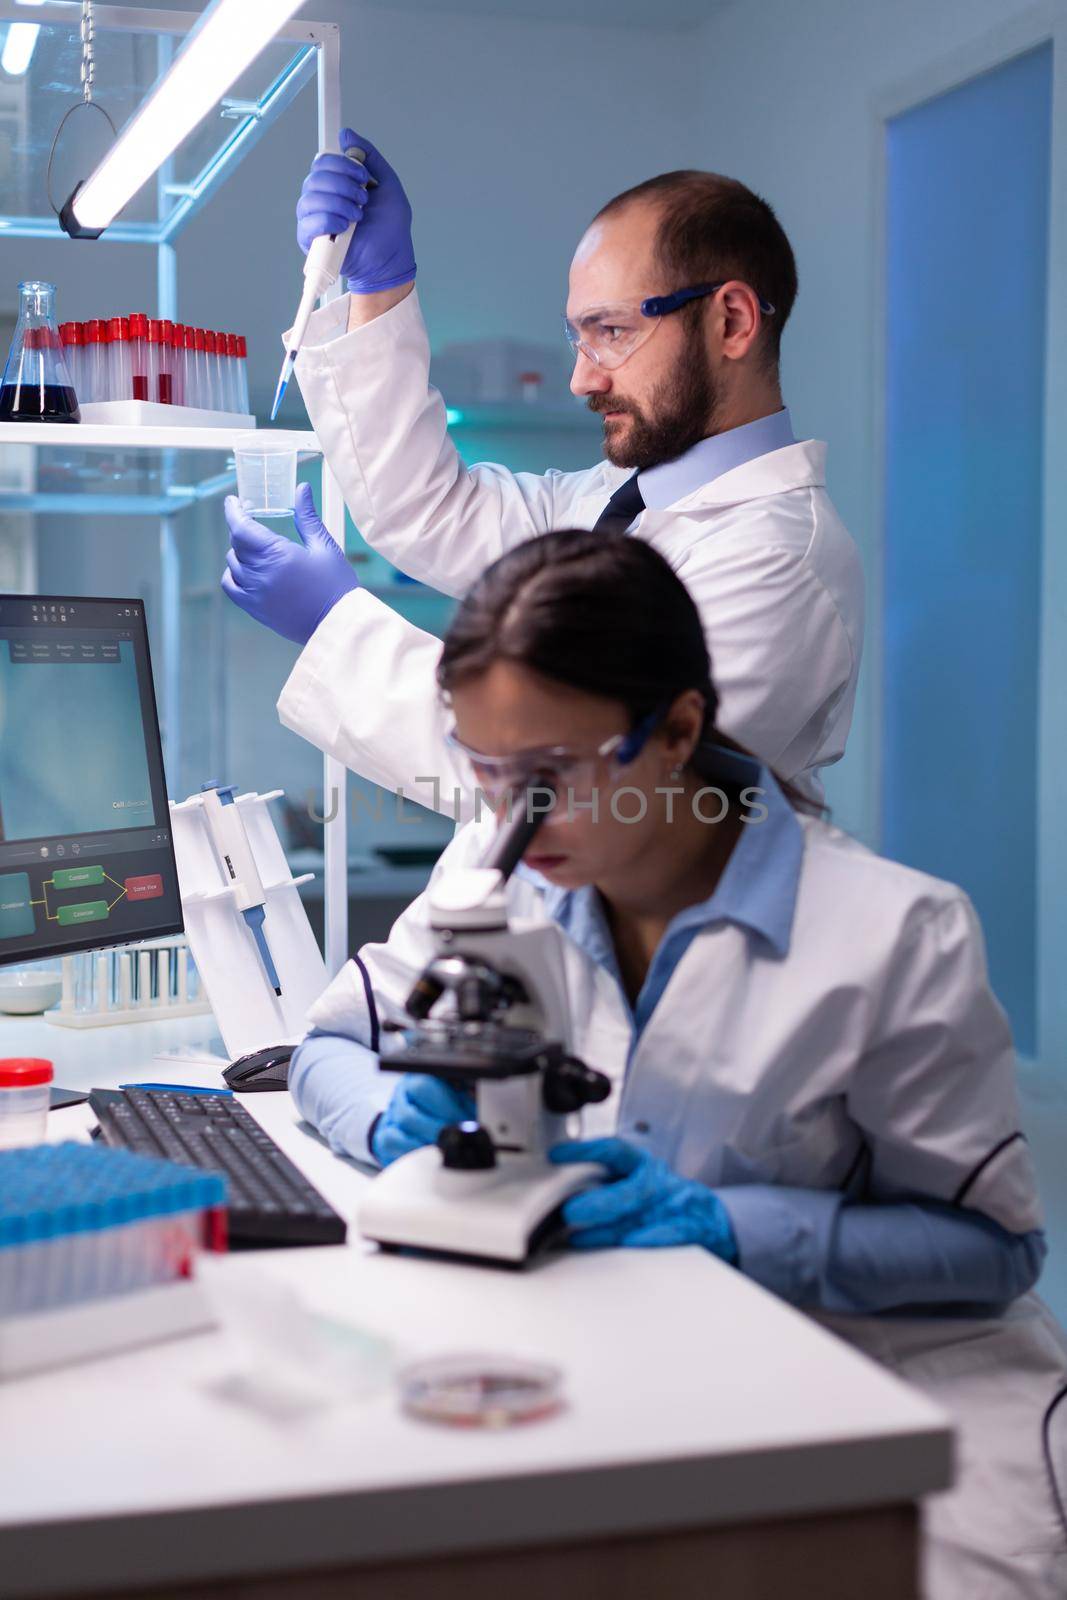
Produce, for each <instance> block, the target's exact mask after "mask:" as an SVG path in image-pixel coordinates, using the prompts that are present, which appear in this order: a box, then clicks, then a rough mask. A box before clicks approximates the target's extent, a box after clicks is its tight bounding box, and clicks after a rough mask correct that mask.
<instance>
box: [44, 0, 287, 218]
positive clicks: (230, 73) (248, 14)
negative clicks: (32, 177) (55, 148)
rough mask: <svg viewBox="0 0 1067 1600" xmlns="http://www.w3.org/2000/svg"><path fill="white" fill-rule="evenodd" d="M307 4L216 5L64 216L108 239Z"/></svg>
mask: <svg viewBox="0 0 1067 1600" xmlns="http://www.w3.org/2000/svg"><path fill="white" fill-rule="evenodd" d="M302 4H303V0H213V3H212V4H211V5H210V6H209V7H208V9H207V10H206V11H205V12H204V14H203V16H202V17H201V18H200V20H199V22H198V23H197V24H196V26H195V27H194V28H193V31H192V32H191V33H190V34H189V37H188V38H187V39H186V41H185V43H184V45H183V46H182V48H181V50H180V51H179V52H178V54H177V55H176V56H175V58H174V60H173V62H172V63H171V66H170V68H169V70H168V71H167V73H166V74H165V76H164V77H163V78H161V79H160V81H159V83H158V84H157V85H156V87H155V88H154V89H153V90H152V92H151V94H150V95H149V96H148V99H147V100H146V101H145V103H144V105H143V106H142V107H141V108H140V110H139V111H137V112H136V113H135V114H134V116H133V118H132V119H131V121H130V122H128V123H127V124H126V126H125V128H123V130H122V132H121V134H120V135H119V137H118V139H117V140H116V141H115V144H114V145H113V146H112V148H111V149H110V150H109V151H108V153H107V155H106V156H105V157H104V159H103V161H101V163H100V165H99V166H98V167H97V169H96V171H95V172H94V173H93V175H92V177H90V178H88V179H87V180H86V182H85V183H84V184H83V185H82V186H81V188H80V189H78V190H77V191H76V192H75V194H74V195H73V196H72V197H71V200H70V201H68V202H67V206H66V207H65V208H64V211H65V212H66V213H71V214H72V220H73V223H74V224H75V225H76V228H77V229H79V230H81V231H83V232H84V233H87V234H98V233H101V232H102V231H103V229H104V228H106V227H107V225H108V223H109V222H111V221H112V220H113V219H114V218H115V217H116V216H117V215H118V213H119V212H120V211H121V210H122V208H123V206H125V205H127V204H128V203H129V201H130V200H132V199H133V197H134V195H135V194H136V193H137V191H138V189H140V188H141V187H142V186H143V185H144V184H146V183H147V182H148V180H149V178H150V177H151V176H152V174H153V173H154V172H157V171H158V170H159V168H160V167H161V166H162V165H163V163H164V161H166V159H167V157H168V156H170V155H172V154H173V153H174V151H175V150H176V149H177V147H178V145H179V144H181V142H182V140H183V139H184V138H185V137H186V135H187V134H189V133H191V132H192V131H193V129H194V128H195V127H196V126H197V124H198V123H199V122H202V121H203V119H204V117H206V116H207V114H208V112H209V111H210V110H211V109H212V107H213V106H215V105H217V104H218V102H219V101H220V100H221V99H222V97H223V95H224V94H225V93H226V91H227V89H229V88H230V87H231V85H232V84H233V83H235V82H236V80H237V79H238V78H239V77H240V76H241V73H242V72H244V71H245V69H246V68H247V67H249V66H250V65H251V64H252V62H253V61H254V60H255V59H256V57H257V56H258V55H259V53H260V51H261V50H262V49H263V48H264V47H265V46H266V45H268V44H269V43H270V41H271V40H272V39H273V38H274V35H275V34H276V33H277V32H278V29H279V28H283V27H284V26H285V24H286V23H287V22H288V21H289V18H290V17H291V16H292V15H293V13H294V12H296V11H299V9H300V7H301V5H302ZM18 26H22V24H18ZM64 226H67V223H66V222H65V223H64ZM68 231H75V229H74V228H69V227H68Z"/></svg>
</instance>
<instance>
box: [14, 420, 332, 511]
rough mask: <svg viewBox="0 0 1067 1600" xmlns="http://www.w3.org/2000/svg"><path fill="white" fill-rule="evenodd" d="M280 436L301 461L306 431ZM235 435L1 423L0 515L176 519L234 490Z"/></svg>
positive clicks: (311, 449) (309, 450) (311, 442)
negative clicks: (202, 502) (26, 513)
mask: <svg viewBox="0 0 1067 1600" xmlns="http://www.w3.org/2000/svg"><path fill="white" fill-rule="evenodd" d="M265 431H269V432H270V434H271V436H272V437H277V436H278V435H279V434H280V433H284V435H285V437H287V438H289V439H290V440H291V441H292V443H293V444H294V445H296V447H297V449H298V450H299V451H300V458H301V460H304V461H306V460H309V459H311V458H313V457H316V456H318V455H319V454H320V453H321V452H320V450H319V444H318V440H317V439H316V437H315V435H314V434H313V433H310V432H306V431H305V432H298V431H293V430H282V429H277V428H271V429H270V430H265ZM235 481H236V474H235V471H234V466H233V430H232V429H228V428H181V427H177V428H155V427H150V428H116V427H105V426H103V425H101V424H99V423H82V424H77V423H74V424H68V425H64V424H54V423H34V422H5V423H0V510H4V511H37V512H40V513H42V514H45V515H47V514H49V513H55V514H57V515H63V516H70V515H75V516H77V515H81V516H99V515H101V514H107V515H111V516H115V515H118V516H174V515H175V514H176V513H177V512H179V511H181V510H183V509H184V508H185V507H186V506H189V505H194V504H196V503H197V502H198V501H200V500H212V499H217V498H218V497H219V496H221V495H224V494H228V493H229V492H230V490H231V489H232V488H233V487H234V484H235Z"/></svg>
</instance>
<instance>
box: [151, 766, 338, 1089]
mask: <svg viewBox="0 0 1067 1600" xmlns="http://www.w3.org/2000/svg"><path fill="white" fill-rule="evenodd" d="M283 793H284V791H283V790H281V789H274V790H271V792H270V793H269V794H264V795H260V794H241V795H237V796H236V797H235V800H234V804H235V806H236V807H237V810H238V813H239V815H240V818H241V821H242V822H243V824H244V829H245V833H246V836H247V838H248V843H249V847H250V849H251V851H252V855H253V858H254V860H255V864H256V868H257V870H258V872H259V876H260V878H261V880H262V883H263V889H264V892H265V894H266V912H267V915H266V924H265V927H264V933H265V935H266V939H267V943H268V945H269V947H270V952H271V955H272V957H273V959H274V964H275V966H276V968H277V971H278V979H279V983H280V987H281V991H282V992H281V995H280V996H279V995H276V994H275V992H274V989H273V987H272V986H271V983H270V980H269V978H268V977H267V973H266V971H265V969H264V966H263V962H262V960H261V959H260V955H259V951H258V949H257V947H256V942H255V939H254V938H253V936H252V933H251V931H250V930H249V928H248V926H247V924H246V922H245V920H244V918H243V917H242V915H241V912H240V910H239V909H238V907H237V904H236V901H235V899H234V893H233V889H232V888H231V886H230V882H229V878H228V875H227V874H226V872H225V869H224V867H223V865H222V862H221V861H220V859H219V857H218V854H217V852H216V850H215V847H214V845H213V843H212V840H211V836H210V833H209V832H208V828H207V823H206V820H205V816H204V803H203V797H202V796H201V795H199V794H195V795H193V796H191V798H190V799H188V800H182V801H180V802H178V803H177V804H172V805H171V808H170V814H171V824H172V830H173V835H174V853H175V856H176V858H177V863H178V884H179V888H180V890H181V897H182V908H183V911H184V913H185V931H186V936H187V937H188V940H189V947H190V949H191V951H192V953H193V959H194V961H195V962H196V968H197V972H198V974H199V977H200V983H201V986H202V988H203V991H204V993H205V994H206V996H207V999H208V1000H209V1001H210V1004H211V1009H212V1011H213V1012H214V1014H215V1022H216V1025H217V1027H218V1031H219V1033H220V1034H221V1036H222V1042H223V1044H224V1046H225V1049H226V1053H227V1056H228V1057H229V1058H230V1059H234V1058H236V1057H237V1056H242V1055H246V1054H248V1053H249V1052H250V1051H253V1050H262V1049H265V1048H267V1047H268V1046H273V1045H278V1044H289V1043H292V1044H295V1043H296V1042H297V1041H298V1040H300V1039H301V1038H303V1036H304V1033H305V1032H306V1031H307V1021H306V1017H307V1012H308V1009H309V1008H310V1006H311V1005H312V1003H313V1002H314V1001H315V1000H317V999H318V997H319V995H320V994H321V993H322V991H323V990H324V989H325V987H326V985H327V982H328V978H327V973H326V965H325V962H324V961H323V959H322V955H321V953H320V951H319V946H318V941H317V940H316V938H315V935H314V933H313V932H312V929H311V924H310V923H309V921H308V918H307V912H306V911H305V910H304V905H303V902H302V901H301V899H300V893H299V889H300V885H301V884H302V883H308V882H310V881H311V880H312V879H313V878H314V876H315V875H314V873H310V872H309V873H305V874H303V876H301V877H299V878H294V877H293V875H292V873H291V872H290V870H289V863H288V862H287V861H286V859H285V853H284V851H283V850H282V846H281V841H280V840H279V838H278V834H277V831H276V829H275V827H274V823H273V821H272V819H271V815H270V812H269V811H268V809H267V802H268V801H270V800H276V799H278V798H280V797H281V795H282V794H283ZM161 1059H169V1060H173V1059H176V1058H175V1057H173V1056H166V1057H163V1058H161ZM177 1059H189V1057H188V1053H187V1052H182V1053H181V1054H180V1056H179V1057H177ZM199 1059H200V1060H207V1061H211V1059H212V1057H211V1056H210V1055H207V1056H205V1055H203V1054H201V1055H200V1056H199Z"/></svg>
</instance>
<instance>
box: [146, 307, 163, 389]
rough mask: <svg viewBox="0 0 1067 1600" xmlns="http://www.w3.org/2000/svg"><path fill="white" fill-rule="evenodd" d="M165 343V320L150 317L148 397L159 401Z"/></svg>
mask: <svg viewBox="0 0 1067 1600" xmlns="http://www.w3.org/2000/svg"><path fill="white" fill-rule="evenodd" d="M162 344H163V321H162V318H160V317H149V319H148V398H149V400H154V401H156V402H157V403H158V401H159V375H160V372H161V371H162V363H161V361H160V348H161V346H162Z"/></svg>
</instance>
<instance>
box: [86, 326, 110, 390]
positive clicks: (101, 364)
mask: <svg viewBox="0 0 1067 1600" xmlns="http://www.w3.org/2000/svg"><path fill="white" fill-rule="evenodd" d="M106 339H107V324H106V323H105V322H101V321H100V319H99V318H98V317H94V318H93V319H92V321H91V322H87V323H86V324H85V364H84V367H83V369H82V370H83V382H84V386H85V397H84V398H85V399H86V400H87V401H95V400H107V399H108V398H109V394H108V372H107V344H106Z"/></svg>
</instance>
